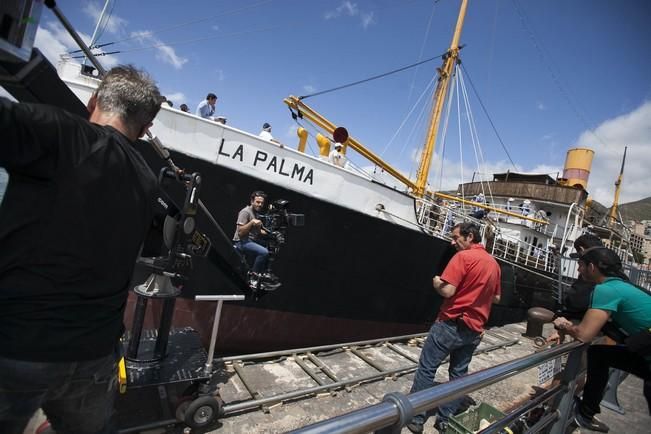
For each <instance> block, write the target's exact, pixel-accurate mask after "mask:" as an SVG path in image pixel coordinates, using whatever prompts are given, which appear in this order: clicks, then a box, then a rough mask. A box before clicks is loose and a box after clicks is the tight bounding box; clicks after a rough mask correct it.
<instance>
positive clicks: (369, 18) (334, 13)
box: [323, 0, 375, 30]
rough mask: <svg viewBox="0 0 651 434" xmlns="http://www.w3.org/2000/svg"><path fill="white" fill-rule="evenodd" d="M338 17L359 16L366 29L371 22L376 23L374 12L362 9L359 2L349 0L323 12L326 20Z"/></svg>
mask: <svg viewBox="0 0 651 434" xmlns="http://www.w3.org/2000/svg"><path fill="white" fill-rule="evenodd" d="M338 17H359V19H360V22H361V24H362V27H363V28H364V30H366V29H367V28H368V27H369V26H370V25H371V24H375V13H374V12H364V11H361V10H360V9H359V7H358V6H357V3H353V2H351V1H349V0H346V1H344V2H342V3H341V4H340V5H339V6H337V7H336V8H335V9H334V10H330V11H326V12H325V14H323V18H324V19H326V20H332V19H335V18H338Z"/></svg>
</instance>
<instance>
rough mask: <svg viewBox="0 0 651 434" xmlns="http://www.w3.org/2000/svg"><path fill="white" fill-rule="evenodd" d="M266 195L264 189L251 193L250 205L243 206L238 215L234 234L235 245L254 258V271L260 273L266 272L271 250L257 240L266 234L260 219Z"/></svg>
mask: <svg viewBox="0 0 651 434" xmlns="http://www.w3.org/2000/svg"><path fill="white" fill-rule="evenodd" d="M266 197H267V195H266V194H265V193H264V192H263V191H254V192H253V193H251V197H250V203H249V205H248V206H245V207H244V208H242V209H241V210H240V212H239V214H238V215H237V223H236V226H237V227H236V228H235V235H233V241H235V246H236V247H237V248H238V249H239V250H240V251H242V252H243V253H244V254H245V255H246V256H249V257H253V258H254V260H253V267H252V271H253V272H254V273H256V274H258V275H260V274H262V273H264V271H265V268H266V266H267V259H268V258H269V250H267V248H266V247H264V246H262V245H260V244H258V243H257V242H256V240H258V239H260V238H261V237H262V236H263V235H265V234H266V232H265V231H264V229H262V221H261V220H259V219H258V213H259V212H260V211H261V210H262V207H263V206H264V201H265V199H266Z"/></svg>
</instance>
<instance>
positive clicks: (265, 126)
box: [262, 122, 271, 130]
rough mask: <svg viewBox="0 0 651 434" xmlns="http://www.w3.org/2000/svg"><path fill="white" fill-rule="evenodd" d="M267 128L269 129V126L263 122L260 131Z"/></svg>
mask: <svg viewBox="0 0 651 434" xmlns="http://www.w3.org/2000/svg"><path fill="white" fill-rule="evenodd" d="M267 128H271V125H269V124H268V123H267V122H265V123H264V124H262V129H263V130H265V129H267Z"/></svg>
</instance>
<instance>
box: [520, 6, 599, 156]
mask: <svg viewBox="0 0 651 434" xmlns="http://www.w3.org/2000/svg"><path fill="white" fill-rule="evenodd" d="M513 5H514V6H515V10H516V12H517V13H518V16H519V17H520V21H521V22H522V26H523V27H524V29H525V31H526V32H527V34H528V36H529V38H530V39H531V41H532V42H533V45H534V47H535V48H536V50H537V51H538V54H539V55H540V59H541V60H542V62H543V64H544V65H545V66H546V67H547V70H548V71H549V73H550V75H551V76H552V81H553V82H554V83H555V84H556V86H557V87H558V90H559V91H560V92H561V95H562V96H563V98H564V99H565V101H567V104H568V105H569V106H570V108H571V109H572V111H573V112H574V114H575V115H576V116H577V117H578V118H579V120H580V121H581V122H583V125H584V126H585V128H586V130H587V131H588V132H590V134H592V135H593V136H594V137H595V138H596V139H597V140H599V141H600V142H601V144H602V145H604V146H606V147H608V144H607V143H606V142H604V141H603V140H602V139H601V137H599V135H597V133H596V132H595V131H593V128H592V127H591V126H590V124H589V123H588V120H587V119H586V117H585V116H584V115H583V113H582V112H581V110H579V107H578V104H577V103H575V102H574V100H573V99H572V97H571V96H570V94H569V92H568V91H567V90H566V89H565V87H564V86H563V84H562V83H561V80H560V78H559V76H558V74H557V73H556V72H555V70H554V68H553V67H552V65H551V63H552V62H551V60H549V57H550V56H547V55H545V52H544V50H543V47H542V44H540V43H539V42H538V40H537V38H536V35H535V33H534V31H533V27H532V26H531V25H530V24H529V20H528V18H527V16H526V15H525V13H524V11H523V10H522V7H521V6H520V4H519V3H518V0H513ZM556 69H558V68H556Z"/></svg>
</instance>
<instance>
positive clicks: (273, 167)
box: [238, 149, 314, 185]
mask: <svg viewBox="0 0 651 434" xmlns="http://www.w3.org/2000/svg"><path fill="white" fill-rule="evenodd" d="M238 151H239V149H238ZM267 159H269V154H267V153H266V152H264V151H257V152H256V153H255V157H254V158H253V166H254V167H257V166H258V163H264V162H266V161H267ZM278 160H279V158H278V157H277V156H275V155H274V156H272V157H271V160H269V163H267V166H266V170H268V171H272V172H274V173H278V174H280V175H283V176H288V177H290V178H292V179H294V178H298V180H299V181H302V182H304V183H306V184H307V183H308V182H309V183H310V185H313V184H314V170H313V169H309V170H308V171H307V173H305V169H306V167H305V166H302V165H300V164H298V163H294V167H293V168H292V171H291V173H290V172H284V171H283V170H284V169H285V159H284V158H280V167H278ZM288 169H289V168H288Z"/></svg>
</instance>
